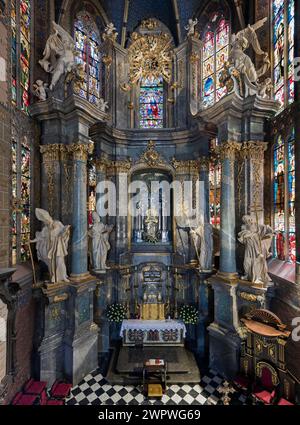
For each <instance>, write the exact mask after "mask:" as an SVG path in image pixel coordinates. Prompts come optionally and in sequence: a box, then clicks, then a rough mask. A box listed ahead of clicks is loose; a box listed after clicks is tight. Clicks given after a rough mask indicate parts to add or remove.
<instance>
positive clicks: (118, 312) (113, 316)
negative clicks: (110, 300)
mask: <svg viewBox="0 0 300 425" xmlns="http://www.w3.org/2000/svg"><path fill="white" fill-rule="evenodd" d="M126 315H127V309H126V307H125V306H124V305H122V304H111V305H109V306H108V307H107V312H106V316H107V318H108V320H109V321H110V322H115V323H121V322H122V321H123V320H124V319H126Z"/></svg>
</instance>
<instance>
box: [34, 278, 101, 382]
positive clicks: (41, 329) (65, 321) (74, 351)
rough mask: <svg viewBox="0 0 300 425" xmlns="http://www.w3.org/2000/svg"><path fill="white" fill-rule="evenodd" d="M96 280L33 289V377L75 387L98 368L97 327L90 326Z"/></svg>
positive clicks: (87, 279) (92, 324)
mask: <svg viewBox="0 0 300 425" xmlns="http://www.w3.org/2000/svg"><path fill="white" fill-rule="evenodd" d="M95 286H96V279H95V278H92V277H91V276H86V277H85V278H84V279H82V280H81V281H78V282H74V281H73V282H70V283H62V284H49V285H42V286H39V287H36V288H35V290H34V295H35V298H36V299H37V301H38V308H37V320H36V323H38V324H39V326H37V328H36V333H35V343H34V362H33V363H34V375H35V377H36V378H37V379H40V380H43V381H47V382H48V385H52V383H53V382H54V381H55V380H56V379H67V380H68V381H69V382H71V383H72V384H73V385H76V384H77V383H78V382H80V380H81V379H82V378H83V377H84V376H86V375H87V374H88V373H89V372H91V371H92V370H94V369H96V368H97V366H98V326H97V325H96V324H95V323H94V322H93V308H94V305H93V293H94V290H95Z"/></svg>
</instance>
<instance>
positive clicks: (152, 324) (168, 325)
mask: <svg viewBox="0 0 300 425" xmlns="http://www.w3.org/2000/svg"><path fill="white" fill-rule="evenodd" d="M128 330H141V331H154V330H158V331H166V330H172V331H173V330H178V332H180V330H182V336H183V338H185V335H186V327H185V324H184V323H183V322H181V321H180V320H140V319H130V320H123V322H122V326H121V331H120V336H123V331H128Z"/></svg>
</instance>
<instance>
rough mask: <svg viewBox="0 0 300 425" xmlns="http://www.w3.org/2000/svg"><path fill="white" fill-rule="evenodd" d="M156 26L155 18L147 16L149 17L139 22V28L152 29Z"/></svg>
mask: <svg viewBox="0 0 300 425" xmlns="http://www.w3.org/2000/svg"><path fill="white" fill-rule="evenodd" d="M157 27H158V22H157V20H156V19H153V18H149V19H144V20H143V21H142V23H141V28H142V29H147V30H150V31H151V30H154V29H156V28H157Z"/></svg>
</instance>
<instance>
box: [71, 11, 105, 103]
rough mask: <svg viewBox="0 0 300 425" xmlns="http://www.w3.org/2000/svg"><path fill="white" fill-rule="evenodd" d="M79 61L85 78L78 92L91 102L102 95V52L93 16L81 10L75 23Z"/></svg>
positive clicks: (77, 58)
mask: <svg viewBox="0 0 300 425" xmlns="http://www.w3.org/2000/svg"><path fill="white" fill-rule="evenodd" d="M74 35H75V43H76V50H77V52H78V56H76V61H77V63H80V64H82V66H83V68H84V80H83V82H82V84H81V87H80V89H79V92H78V94H79V95H80V96H81V97H83V98H84V99H87V100H88V101H89V102H91V103H97V101H98V99H99V98H100V97H101V91H100V90H101V54H100V49H99V44H100V38H99V32H98V29H97V27H96V24H95V22H94V20H93V18H92V17H91V16H90V15H89V13H87V12H80V13H79V14H78V15H77V18H76V20H75V24H74Z"/></svg>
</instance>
